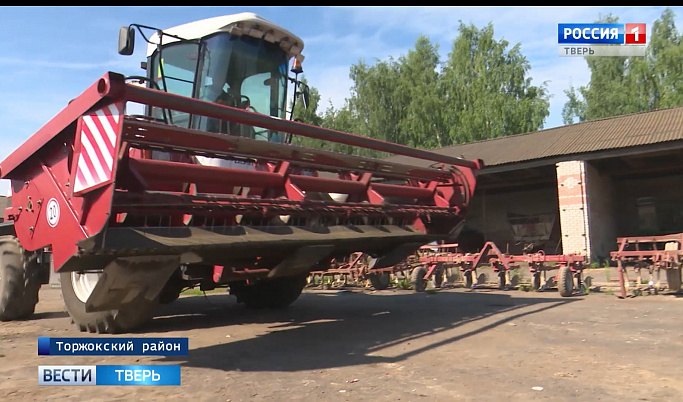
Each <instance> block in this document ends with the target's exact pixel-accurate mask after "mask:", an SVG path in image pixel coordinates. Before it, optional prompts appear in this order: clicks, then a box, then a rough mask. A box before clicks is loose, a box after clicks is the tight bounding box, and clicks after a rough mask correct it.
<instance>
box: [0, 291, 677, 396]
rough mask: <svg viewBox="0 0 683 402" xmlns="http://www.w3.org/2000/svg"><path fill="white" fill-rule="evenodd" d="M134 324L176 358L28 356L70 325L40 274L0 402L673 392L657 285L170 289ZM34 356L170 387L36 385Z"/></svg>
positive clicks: (7, 331)
mask: <svg viewBox="0 0 683 402" xmlns="http://www.w3.org/2000/svg"><path fill="white" fill-rule="evenodd" d="M146 330H147V332H146V334H147V335H149V336H154V337H159V336H169V337H188V338H189V344H190V355H189V357H182V358H177V357H174V358H171V357H137V356H124V357H108V356H105V357H89V356H76V357H63V356H38V355H37V338H38V336H53V337H57V336H63V337H70V336H83V335H82V334H80V333H79V332H76V330H75V329H74V328H73V327H72V326H71V325H70V320H69V318H68V316H67V314H66V312H65V310H64V308H63V305H62V300H61V293H60V290H58V289H53V288H50V287H49V286H45V287H44V288H43V289H42V290H41V301H40V303H39V304H38V306H37V313H36V315H35V317H34V318H33V319H32V320H29V321H19V322H9V323H0V378H2V380H3V381H2V382H1V383H0V400H3V401H46V400H67V399H68V400H73V401H95V400H99V401H124V400H125V401H132V400H136V401H141V400H145V401H171V400H182V401H247V400H249V401H251V400H269V401H282V400H311V401H316V400H318V401H322V400H324V401H327V400H332V401H344V400H372V401H378V400H391V401H417V400H425V401H453V400H476V401H529V400H552V401H577V400H584V401H588V400H590V401H595V400H603V401H612V400H619V401H628V400H633V401H648V400H652V401H676V400H678V401H681V400H683V298H680V297H675V296H669V295H661V294H660V295H657V296H642V297H636V298H629V299H624V300H620V299H618V298H617V297H616V296H614V295H612V294H607V293H604V292H603V293H591V294H588V295H577V296H575V297H570V298H562V297H560V296H559V295H558V294H557V293H556V292H552V291H548V292H523V291H498V290H495V291H494V290H486V289H478V290H475V291H472V290H464V289H448V290H441V291H438V292H436V293H433V294H428V293H421V294H416V293H413V292H412V291H409V290H396V289H393V290H384V291H371V290H352V291H349V290H312V289H307V290H306V291H305V293H304V294H303V295H302V297H301V298H300V299H299V300H298V301H297V302H295V303H294V304H293V305H292V306H291V307H290V308H289V309H288V310H286V311H277V312H276V311H251V310H247V309H245V308H244V307H242V306H241V305H237V304H236V302H235V299H234V298H233V297H232V296H228V295H227V294H226V293H222V292H221V293H216V294H211V295H209V296H206V297H205V296H188V297H181V299H179V300H178V301H176V302H175V303H173V304H171V305H169V306H165V307H164V308H163V309H162V310H161V311H160V312H159V315H158V316H157V317H156V318H155V319H154V321H153V322H152V323H151V325H149V326H148V327H147V329H146ZM140 336H144V335H140ZM39 364H92V365H94V364H180V365H181V366H182V369H181V370H182V385H181V386H180V387H126V386H119V387H94V386H93V387H66V386H64V387H62V386H43V387H39V386H38V385H37V383H38V380H37V366H38V365H39Z"/></svg>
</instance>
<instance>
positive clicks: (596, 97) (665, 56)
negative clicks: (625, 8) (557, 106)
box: [562, 9, 683, 124]
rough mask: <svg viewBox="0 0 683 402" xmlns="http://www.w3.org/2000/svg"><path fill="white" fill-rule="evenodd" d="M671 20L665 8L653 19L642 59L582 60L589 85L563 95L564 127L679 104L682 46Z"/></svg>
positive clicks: (682, 97) (610, 18)
mask: <svg viewBox="0 0 683 402" xmlns="http://www.w3.org/2000/svg"><path fill="white" fill-rule="evenodd" d="M674 18H675V16H674V13H673V12H672V11H671V10H670V9H666V10H664V12H663V13H662V15H661V16H660V18H659V19H657V20H656V21H655V23H654V24H653V27H652V33H651V35H650V43H649V44H648V50H647V54H646V56H645V57H586V59H585V60H586V63H587V64H588V68H589V69H590V71H591V78H590V82H589V83H588V85H586V86H581V87H578V88H574V87H570V88H569V89H568V90H566V91H565V94H566V95H567V98H568V100H567V102H566V103H565V105H564V108H563V111H562V117H563V120H564V123H565V124H571V123H573V122H574V120H575V119H578V121H586V120H594V119H599V118H604V117H610V116H617V115H622V114H627V113H635V112H641V111H647V110H654V109H658V108H664V107H672V106H678V105H683V81H681V80H682V79H683V63H681V60H683V44H682V42H681V35H680V34H679V33H678V31H677V30H676V26H675V24H674ZM597 22H604V23H616V22H618V18H617V17H614V16H612V15H608V16H606V17H604V18H602V19H600V20H598V21H597Z"/></svg>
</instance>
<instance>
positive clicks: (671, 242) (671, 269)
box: [610, 233, 683, 298]
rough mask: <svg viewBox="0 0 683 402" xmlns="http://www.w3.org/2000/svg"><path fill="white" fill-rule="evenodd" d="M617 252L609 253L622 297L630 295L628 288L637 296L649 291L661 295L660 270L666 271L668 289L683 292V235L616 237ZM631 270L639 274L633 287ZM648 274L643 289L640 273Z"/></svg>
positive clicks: (662, 287)
mask: <svg viewBox="0 0 683 402" xmlns="http://www.w3.org/2000/svg"><path fill="white" fill-rule="evenodd" d="M617 244H618V248H617V251H613V252H611V253H610V258H611V260H612V261H614V262H616V263H617V271H618V274H619V290H620V297H621V298H625V297H626V296H627V293H628V292H627V288H628V289H632V290H633V291H634V292H636V293H640V292H642V291H648V292H653V293H658V292H659V291H661V290H663V289H664V286H662V284H661V280H660V273H661V270H664V271H665V272H666V276H667V288H668V289H669V290H670V291H672V292H678V291H680V290H681V267H682V266H683V233H673V234H667V235H659V236H633V237H619V238H617ZM628 268H633V270H634V271H635V274H636V278H635V283H634V286H631V284H630V282H631V281H630V279H629V278H628V272H627V269H628ZM643 269H646V270H647V271H648V273H649V279H650V280H649V281H648V283H647V285H646V286H642V285H643V284H642V275H641V270H643Z"/></svg>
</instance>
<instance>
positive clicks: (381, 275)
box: [368, 272, 391, 290]
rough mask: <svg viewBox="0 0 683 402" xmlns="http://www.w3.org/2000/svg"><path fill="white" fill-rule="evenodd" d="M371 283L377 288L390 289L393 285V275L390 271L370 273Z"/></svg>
mask: <svg viewBox="0 0 683 402" xmlns="http://www.w3.org/2000/svg"><path fill="white" fill-rule="evenodd" d="M368 279H370V284H371V285H372V287H373V288H375V290H384V289H388V288H389V286H390V285H391V275H390V274H389V273H388V272H374V273H371V274H368Z"/></svg>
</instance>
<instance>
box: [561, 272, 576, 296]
mask: <svg viewBox="0 0 683 402" xmlns="http://www.w3.org/2000/svg"><path fill="white" fill-rule="evenodd" d="M557 289H558V291H559V292H560V296H562V297H569V296H571V295H573V294H574V275H573V274H572V270H571V269H570V268H569V267H560V272H559V274H558V278H557Z"/></svg>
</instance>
